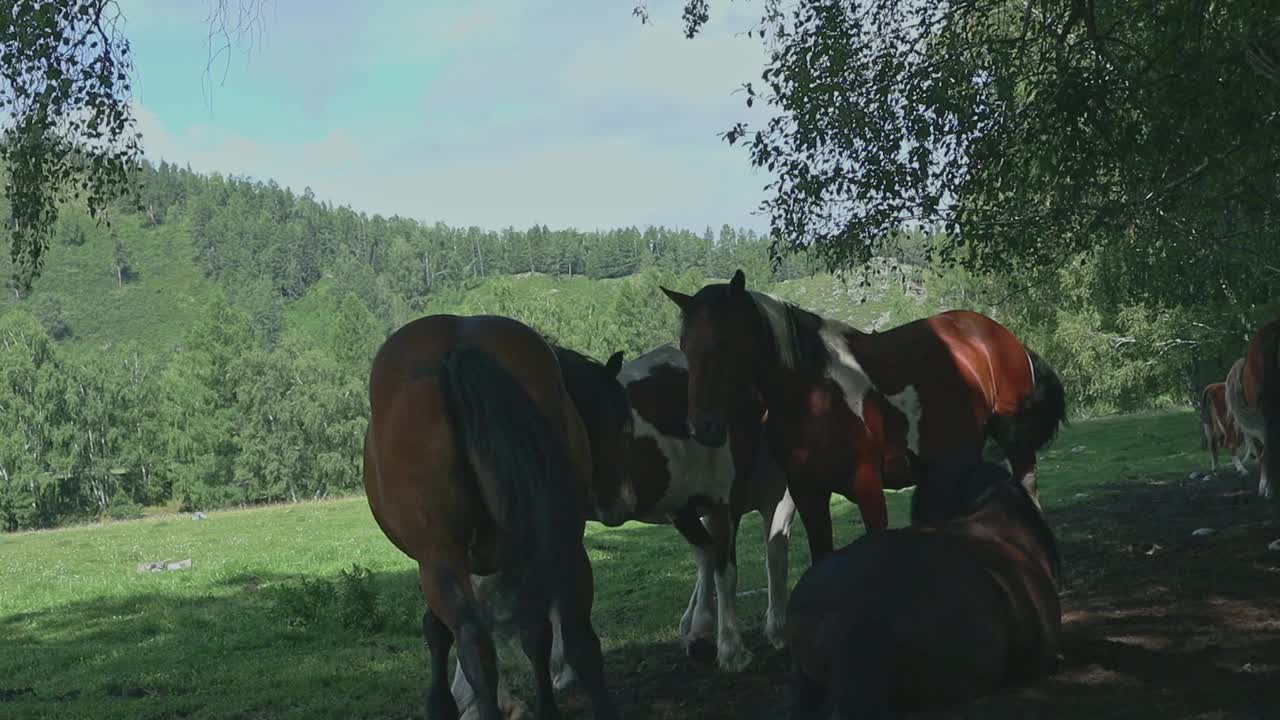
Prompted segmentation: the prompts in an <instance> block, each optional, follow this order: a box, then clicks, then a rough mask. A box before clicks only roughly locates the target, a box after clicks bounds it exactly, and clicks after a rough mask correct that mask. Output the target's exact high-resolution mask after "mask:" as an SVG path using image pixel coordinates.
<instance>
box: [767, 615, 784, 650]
mask: <svg viewBox="0 0 1280 720" xmlns="http://www.w3.org/2000/svg"><path fill="white" fill-rule="evenodd" d="M785 630H786V623H785V622H783V621H782V620H776V619H775V618H774V617H772V616H770V617H768V618H766V619H765V623H764V637H765V639H766V640H768V641H769V644H770V645H772V646H774V647H775V648H777V649H778V650H781V649H783V648H785V647H786V646H787V634H786V632H785Z"/></svg>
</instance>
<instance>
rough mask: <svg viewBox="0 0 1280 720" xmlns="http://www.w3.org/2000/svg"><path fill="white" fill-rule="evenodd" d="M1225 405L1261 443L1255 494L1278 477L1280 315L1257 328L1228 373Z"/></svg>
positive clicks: (1264, 492) (1265, 493) (1265, 492)
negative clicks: (1259, 465) (1259, 468)
mask: <svg viewBox="0 0 1280 720" xmlns="http://www.w3.org/2000/svg"><path fill="white" fill-rule="evenodd" d="M1227 407H1228V408H1230V410H1231V415H1232V417H1233V418H1234V419H1235V421H1236V426H1237V427H1239V428H1240V431H1241V432H1242V433H1243V434H1244V436H1245V437H1246V438H1248V439H1250V440H1251V441H1253V442H1255V443H1257V444H1258V445H1261V446H1262V460H1261V463H1260V464H1261V465H1262V472H1261V477H1260V478H1259V479H1258V494H1259V495H1261V496H1262V497H1265V498H1269V497H1271V496H1272V495H1273V494H1274V489H1273V488H1272V486H1271V479H1272V478H1273V477H1280V450H1277V448H1280V318H1276V319H1274V320H1272V321H1270V322H1268V323H1267V324H1266V325H1263V326H1262V327H1261V328H1259V330H1258V332H1256V333H1254V335H1253V338H1251V339H1250V340H1249V344H1248V345H1247V346H1246V347H1245V351H1244V357H1242V358H1240V359H1239V360H1237V361H1236V363H1235V364H1234V365H1232V366H1231V372H1229V373H1227Z"/></svg>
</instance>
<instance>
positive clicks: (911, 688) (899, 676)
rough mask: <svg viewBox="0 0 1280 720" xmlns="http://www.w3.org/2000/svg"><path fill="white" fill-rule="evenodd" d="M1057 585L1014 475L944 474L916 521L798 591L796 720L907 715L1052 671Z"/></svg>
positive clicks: (855, 551) (849, 552)
mask: <svg viewBox="0 0 1280 720" xmlns="http://www.w3.org/2000/svg"><path fill="white" fill-rule="evenodd" d="M1057 578H1058V550H1057V541H1056V539H1055V538H1054V534H1053V531H1052V530H1051V529H1050V528H1049V526H1048V524H1047V523H1046V522H1045V519H1044V517H1043V515H1042V514H1041V512H1040V509H1039V508H1038V507H1037V505H1036V504H1035V503H1034V502H1032V500H1031V497H1030V495H1029V494H1028V492H1027V490H1026V489H1025V488H1024V487H1023V486H1022V485H1021V484H1019V483H1017V482H1011V481H1010V475H1009V473H1008V472H1006V471H1005V470H1004V468H1002V467H1000V466H998V465H994V464H992V463H989V462H973V461H969V460H965V461H961V462H959V463H949V464H947V465H946V466H938V467H936V468H935V469H934V470H933V471H931V472H928V475H927V477H926V478H925V479H924V480H922V481H921V483H920V485H919V486H918V487H917V489H916V491H915V496H914V497H913V499H912V502H911V527H908V528H904V529H897V530H887V531H884V532H879V533H870V534H867V535H864V536H862V537H860V538H858V539H857V540H855V541H854V542H852V543H850V544H849V545H848V546H846V547H845V548H843V549H841V550H839V551H836V552H834V553H832V554H830V555H828V556H827V557H826V558H825V559H824V560H822V561H821V562H819V563H816V564H815V565H813V566H812V567H811V568H810V569H809V570H808V571H807V572H806V573H805V574H804V576H803V577H802V578H801V579H800V581H799V583H797V584H796V587H795V589H794V590H793V591H792V594H791V602H790V606H789V609H788V613H787V639H788V642H789V644H790V646H791V653H792V663H793V667H792V673H793V675H792V684H791V718H792V720H808V719H809V718H813V719H815V720H816V719H817V718H821V720H828V719H829V718H833V717H835V718H850V719H852V718H858V720H890V719H897V718H902V717H905V714H906V713H908V712H914V711H919V710H927V709H937V708H941V707H945V706H948V705H951V704H954V703H960V702H965V701H968V700H971V699H974V698H976V697H980V696H982V695H986V694H989V693H991V692H994V691H996V690H998V689H1000V688H1002V687H1005V686H1008V685H1015V684H1021V683H1025V682H1029V681H1032V680H1035V679H1037V678H1039V677H1041V676H1043V675H1044V674H1046V673H1048V672H1051V671H1052V670H1053V669H1054V668H1055V667H1056V665H1057V657H1058V645H1059V634H1060V630H1061V622H1062V611H1061V608H1060V606H1059V601H1058V589H1057Z"/></svg>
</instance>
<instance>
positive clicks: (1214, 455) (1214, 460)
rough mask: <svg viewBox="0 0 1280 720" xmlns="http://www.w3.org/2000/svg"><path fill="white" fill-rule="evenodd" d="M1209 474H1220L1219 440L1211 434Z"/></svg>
mask: <svg viewBox="0 0 1280 720" xmlns="http://www.w3.org/2000/svg"><path fill="white" fill-rule="evenodd" d="M1209 472H1211V473H1216V472H1218V438H1217V437H1215V436H1214V434H1213V433H1210V434H1209Z"/></svg>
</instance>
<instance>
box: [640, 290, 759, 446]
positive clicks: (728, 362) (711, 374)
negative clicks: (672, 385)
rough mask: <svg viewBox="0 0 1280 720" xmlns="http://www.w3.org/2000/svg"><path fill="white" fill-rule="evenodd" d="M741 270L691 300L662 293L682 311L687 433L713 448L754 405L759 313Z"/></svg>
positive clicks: (757, 369) (672, 291)
mask: <svg viewBox="0 0 1280 720" xmlns="http://www.w3.org/2000/svg"><path fill="white" fill-rule="evenodd" d="M746 283H747V280H746V276H745V275H744V274H743V273H742V271H741V270H738V271H737V272H736V273H734V275H733V279H732V280H731V281H729V282H728V283H715V284H711V285H706V286H704V287H703V288H702V289H701V290H699V291H698V292H697V293H696V294H694V295H692V296H690V295H685V294H684V293H680V292H676V291H675V290H668V289H667V288H665V287H664V288H662V292H664V293H666V296H667V297H668V298H670V299H671V301H672V302H674V303H675V304H676V305H678V306H680V313H681V328H680V349H681V351H683V352H684V354H685V358H686V359H687V360H688V363H689V414H688V417H689V431H690V433H691V434H692V435H693V437H694V439H695V440H697V441H698V442H700V443H702V444H704V445H709V446H712V447H719V446H721V445H724V443H725V441H726V440H727V439H728V431H729V419H730V417H731V415H732V414H733V413H735V412H736V411H738V410H739V409H741V408H742V407H743V406H744V405H745V404H746V403H749V402H753V401H755V400H756V394H755V387H756V384H757V381H758V377H757V376H758V373H759V369H760V359H761V355H762V353H763V352H764V347H765V344H764V339H763V337H762V325H761V323H762V321H761V318H760V311H759V310H758V309H757V307H756V305H755V301H754V300H752V298H751V295H750V293H748V292H747V288H746Z"/></svg>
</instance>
